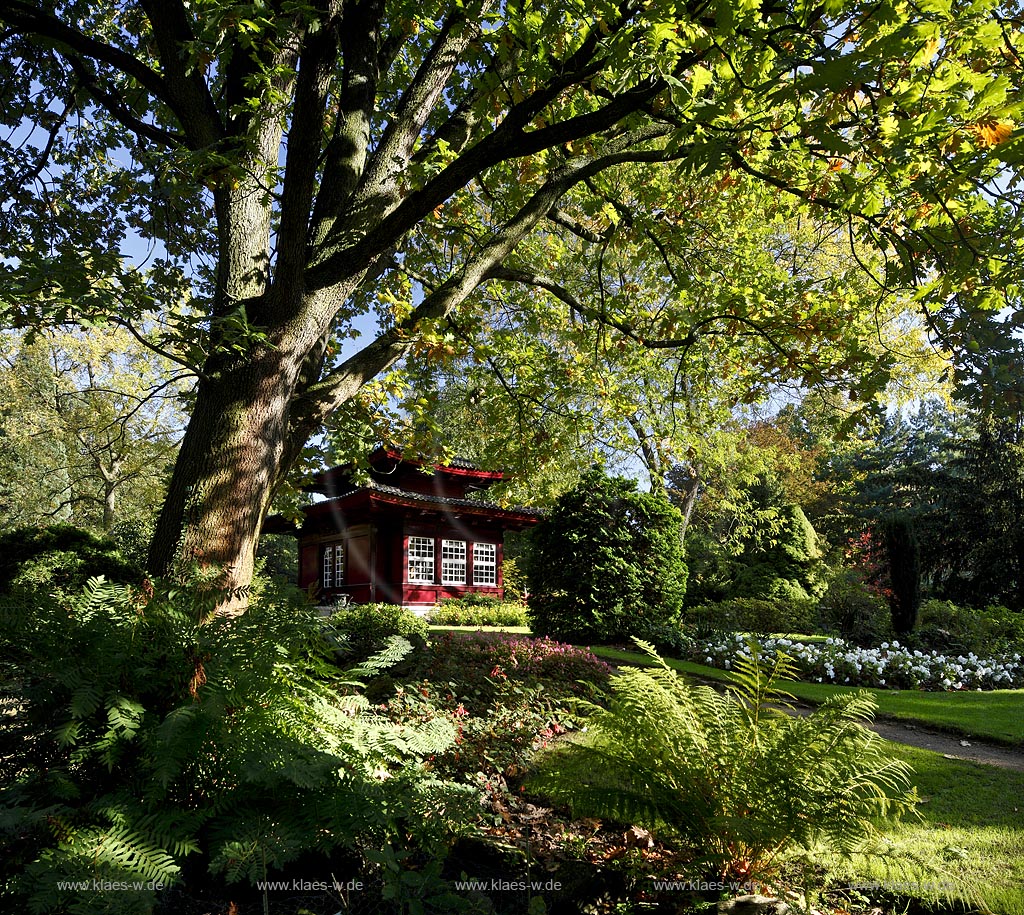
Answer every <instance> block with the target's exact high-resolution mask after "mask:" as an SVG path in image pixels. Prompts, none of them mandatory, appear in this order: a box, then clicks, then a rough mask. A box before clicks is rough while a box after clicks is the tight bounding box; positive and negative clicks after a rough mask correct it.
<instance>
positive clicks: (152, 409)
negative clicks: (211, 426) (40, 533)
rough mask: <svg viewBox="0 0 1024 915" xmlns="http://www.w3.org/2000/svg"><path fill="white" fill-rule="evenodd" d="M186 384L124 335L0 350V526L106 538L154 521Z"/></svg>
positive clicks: (64, 336) (64, 338)
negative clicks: (122, 525)
mask: <svg viewBox="0 0 1024 915" xmlns="http://www.w3.org/2000/svg"><path fill="white" fill-rule="evenodd" d="M187 389H188V384H187V382H186V379H184V378H183V377H181V375H180V374H176V373H175V372H174V371H173V366H172V365H168V364H166V362H165V361H164V360H161V359H160V358H159V357H157V356H156V355H155V354H153V353H152V352H150V351H148V350H147V349H145V348H144V347H142V346H140V345H139V344H138V343H137V341H135V339H134V338H132V337H131V336H130V335H129V334H128V333H127V332H126V331H124V330H117V329H115V330H108V331H105V332H99V331H95V330H94V331H93V332H91V333H88V334H86V333H80V332H79V333H56V332H52V331H51V332H43V333H38V334H36V335H35V336H34V337H33V338H32V339H27V338H26V337H25V336H24V335H9V336H5V337H4V338H3V339H2V341H0V390H2V394H3V396H2V400H3V403H4V406H3V409H2V412H0V435H2V436H3V439H4V442H5V445H6V447H5V449H4V457H3V462H4V464H5V466H4V467H3V471H2V477H0V479H2V484H0V485H2V486H3V490H0V492H2V493H3V495H2V497H0V518H2V520H3V522H4V523H5V524H6V525H8V526H19V525H24V524H39V523H52V522H53V521H65V522H70V523H73V524H76V525H78V526H79V527H86V528H92V529H95V530H102V531H105V532H109V531H110V530H111V528H112V527H113V526H114V525H115V524H116V523H118V522H123V521H132V522H136V521H141V522H145V521H150V522H151V521H153V520H154V519H155V517H156V514H157V512H158V511H159V507H160V500H161V498H162V495H163V492H164V487H165V485H166V479H167V476H168V474H169V471H170V468H171V466H172V465H173V463H174V459H175V455H176V452H177V441H178V439H179V437H180V435H181V431H182V429H183V427H184V422H185V417H184V414H183V404H182V397H183V395H184V394H185V393H186V392H187Z"/></svg>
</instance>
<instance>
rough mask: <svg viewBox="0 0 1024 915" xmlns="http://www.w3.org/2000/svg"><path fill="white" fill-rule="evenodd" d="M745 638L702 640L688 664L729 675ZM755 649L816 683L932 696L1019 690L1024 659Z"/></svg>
mask: <svg viewBox="0 0 1024 915" xmlns="http://www.w3.org/2000/svg"><path fill="white" fill-rule="evenodd" d="M749 638H750V637H749V636H743V635H740V634H738V633H728V634H723V635H719V636H717V637H714V638H710V639H705V640H703V641H701V642H699V643H698V644H697V646H696V648H695V649H694V651H693V652H692V653H691V655H690V658H691V660H693V661H697V662H699V663H703V664H710V665H712V666H714V667H721V668H725V669H729V668H730V667H731V666H732V664H733V663H734V661H735V659H736V658H737V657H738V656H742V657H749V656H750V649H749V648H748V647H747V642H748V640H749ZM757 643H758V644H759V645H760V647H761V653H762V655H763V656H764V657H765V658H767V659H769V660H770V659H772V658H774V657H775V656H776V655H777V654H779V653H783V654H785V655H787V656H788V657H790V658H791V659H792V660H793V661H794V663H795V664H796V667H797V669H798V670H799V672H800V675H801V677H802V679H804V680H810V681H814V682H817V683H840V684H844V685H850V686H869V687H880V688H883V689H885V688H889V689H923V690H936V691H943V690H959V689H1014V688H1019V687H1022V686H1024V656H1022V655H1020V654H1019V653H1007V654H1005V655H1002V656H999V657H995V658H983V657H979V656H978V655H976V654H974V653H973V652H970V653H967V654H961V655H957V656H956V657H953V656H948V655H943V654H939V653H938V652H935V651H927V652H925V651H917V650H912V649H910V648H907V647H905V646H903V645H901V644H900V643H899V642H897V641H893V642H883V643H882V644H881V645H880V646H879V647H878V648H858V647H856V646H854V645H850V644H849V643H847V642H845V641H843V640H842V639H839V638H830V639H826V640H825V641H824V642H813V643H808V642H799V641H795V640H793V639H775V638H761V639H757Z"/></svg>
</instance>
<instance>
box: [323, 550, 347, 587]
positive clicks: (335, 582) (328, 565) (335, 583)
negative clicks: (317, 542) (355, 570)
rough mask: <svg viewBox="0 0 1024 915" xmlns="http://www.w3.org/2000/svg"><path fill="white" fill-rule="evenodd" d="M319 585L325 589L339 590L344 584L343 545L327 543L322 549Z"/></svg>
mask: <svg viewBox="0 0 1024 915" xmlns="http://www.w3.org/2000/svg"><path fill="white" fill-rule="evenodd" d="M321 568H322V570H323V574H322V576H321V583H322V584H323V586H324V587H325V588H340V587H341V586H342V585H343V584H344V583H345V544H344V543H328V544H327V546H325V547H324V553H323V561H322V565H321Z"/></svg>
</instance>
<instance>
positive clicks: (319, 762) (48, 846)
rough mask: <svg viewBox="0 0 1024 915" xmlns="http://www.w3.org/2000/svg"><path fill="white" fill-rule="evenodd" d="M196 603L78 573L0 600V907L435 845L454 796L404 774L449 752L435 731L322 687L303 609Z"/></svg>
mask: <svg viewBox="0 0 1024 915" xmlns="http://www.w3.org/2000/svg"><path fill="white" fill-rule="evenodd" d="M215 599H216V595H215V594H214V595H213V598H212V600H215ZM211 609H212V606H211V598H210V597H209V595H207V594H203V593H198V592H196V591H193V590H191V589H171V588H168V587H165V586H161V585H160V584H159V583H158V584H157V587H156V590H155V592H154V593H152V594H151V595H150V596H149V597H147V596H146V595H145V594H138V593H135V592H133V591H131V590H130V589H128V588H125V587H121V586H116V585H113V584H109V583H103V582H100V581H97V580H94V581H92V582H90V583H89V584H88V585H87V586H86V588H85V590H84V591H83V592H82V593H80V594H78V595H76V596H74V597H73V598H71V599H70V600H68V601H66V602H64V603H63V604H61V603H58V602H57V601H54V600H50V601H48V602H37V603H36V604H35V605H32V606H29V605H27V604H26V603H25V602H23V601H20V600H13V599H6V600H3V601H0V649H2V656H3V658H4V659H5V660H6V662H7V664H8V665H9V666H10V667H11V669H12V670H13V671H14V674H15V679H14V680H12V681H11V685H9V687H8V688H9V690H11V695H10V699H11V700H13V702H12V706H13V707H14V708H15V709H16V710H17V711H16V714H15V715H12V716H11V718H10V719H9V720H8V721H7V722H6V724H5V727H7V728H8V729H9V730H10V731H12V732H16V733H17V734H18V737H19V739H18V740H17V741H15V742H13V743H12V744H11V746H10V747H9V748H5V755H6V756H7V758H6V759H5V760H4V762H5V765H6V766H8V767H9V769H8V771H9V772H11V773H13V777H12V779H11V783H10V784H9V786H8V789H7V791H6V792H5V798H4V803H5V807H4V809H3V811H2V813H3V816H2V817H0V841H2V842H3V844H4V845H5V848H6V849H7V850H8V853H7V854H6V855H5V858H4V861H3V863H2V864H0V870H2V871H3V873H2V875H0V877H2V879H0V885H5V884H6V885H7V886H8V890H7V892H8V896H7V898H6V899H5V902H7V903H9V904H8V906H7V908H10V910H12V911H15V910H19V911H26V910H27V911H31V912H48V913H49V912H53V913H63V912H90V913H91V912H97V913H100V912H114V911H120V912H131V913H141V912H145V911H150V910H151V908H152V905H153V901H154V893H153V892H152V891H149V890H140V891H138V892H135V893H132V892H126V893H104V892H103V891H102V890H99V891H94V890H93V889H92V881H93V880H94V879H96V880H101V881H102V880H111V881H128V882H133V881H143V882H145V881H150V880H156V881H161V882H163V883H165V884H166V883H172V882H174V881H175V880H177V879H179V878H180V876H181V873H182V870H181V869H182V864H183V861H184V859H185V858H187V857H189V856H192V857H195V858H198V859H199V861H198V864H197V871H198V872H199V873H204V872H206V871H210V872H213V873H215V874H220V875H222V876H223V877H224V878H225V879H226V880H228V881H229V882H231V881H236V880H250V881H251V880H254V879H258V878H263V877H264V876H265V875H266V871H267V869H268V868H280V867H282V866H284V865H286V864H288V863H289V862H290V861H293V860H295V859H296V858H298V857H299V856H301V855H303V854H305V853H322V854H326V853H329V852H331V851H332V850H333V849H339V848H351V849H358V848H361V847H363V846H364V845H369V846H370V847H382V846H383V845H386V844H387V843H389V842H402V841H405V836H406V835H408V836H417V837H418V839H417V840H418V841H420V842H423V843H426V844H427V845H428V846H432V847H434V848H435V849H440V848H441V847H442V846H443V844H444V842H445V841H446V840H447V838H448V831H449V830H450V829H451V828H453V827H454V825H455V821H457V819H458V817H459V816H461V813H459V811H460V810H462V811H463V812H466V811H465V807H462V808H460V805H459V800H460V798H464V799H466V800H467V801H468V800H470V798H469V796H468V794H467V792H465V791H464V790H462V789H460V788H458V787H456V786H453V785H450V784H446V783H439V782H437V781H436V780H434V779H432V778H430V777H428V775H427V773H426V772H425V770H424V769H423V768H422V765H421V764H420V761H421V760H423V759H424V758H425V757H426V756H428V755H430V754H432V753H437V752H442V751H444V750H445V749H446V748H447V747H449V746H450V745H451V743H452V741H453V740H454V736H455V735H454V730H453V728H452V727H451V725H450V723H446V722H443V721H439V722H434V723H432V724H431V725H429V726H426V727H401V726H396V725H394V724H391V723H389V722H387V721H386V720H384V719H382V718H380V717H379V716H377V715H375V714H373V713H372V712H371V710H370V709H369V708H368V705H367V703H366V701H365V700H364V699H363V698H362V697H361V696H360V695H359V694H358V692H354V691H353V688H352V687H348V688H346V689H345V690H344V692H342V691H339V684H338V683H337V682H332V681H330V680H326V679H324V676H323V674H324V672H325V671H326V672H330V671H333V672H334V674H335V676H337V671H336V669H335V668H333V667H331V666H329V665H327V664H325V663H324V657H325V653H326V646H325V645H324V642H323V639H322V636H321V632H322V627H321V621H320V620H319V618H318V617H317V616H316V615H315V612H314V611H312V610H310V609H308V608H304V607H303V606H301V605H287V604H280V605H278V604H275V603H273V602H271V601H268V602H267V603H265V604H257V605H254V606H252V607H251V608H250V610H249V611H248V612H247V613H246V614H244V615H243V616H241V617H239V618H236V619H230V620H229V619H224V618H221V617H216V616H214V617H212V618H210V615H209V611H210V610H211ZM202 618H206V619H207V622H206V623H205V624H203V625H198V624H197V623H196V620H197V619H202ZM58 881H83V886H85V887H86V889H77V890H76V889H71V888H62V884H58Z"/></svg>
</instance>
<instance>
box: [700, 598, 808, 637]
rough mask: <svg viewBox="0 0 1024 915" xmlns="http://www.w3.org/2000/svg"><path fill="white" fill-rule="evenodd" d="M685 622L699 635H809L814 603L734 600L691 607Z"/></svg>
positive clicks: (753, 599) (755, 599)
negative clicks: (726, 633)
mask: <svg viewBox="0 0 1024 915" xmlns="http://www.w3.org/2000/svg"><path fill="white" fill-rule="evenodd" d="M684 622H685V624H686V625H687V626H690V627H692V628H693V629H694V630H695V631H696V632H697V633H699V634H702V635H705V634H709V633H713V632H753V633H756V634H758V635H770V634H772V633H802V634H808V633H813V632H814V631H815V614H814V602H813V601H809V600H803V601H799V600H783V599H779V600H761V599H758V598H754V597H734V598H731V599H730V600H723V601H718V602H717V603H710V604H701V605H700V606H699V607H690V608H688V609H687V610H686V611H685V613H684Z"/></svg>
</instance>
